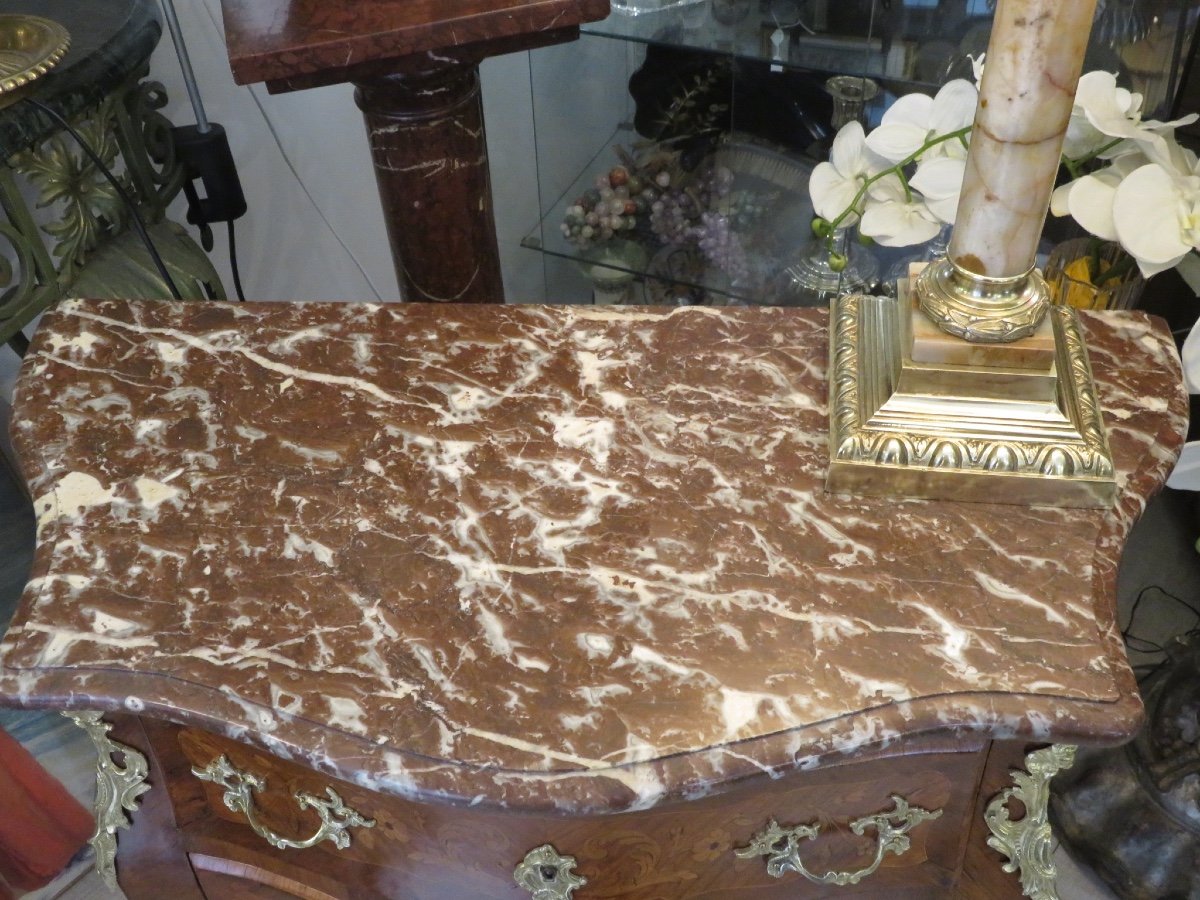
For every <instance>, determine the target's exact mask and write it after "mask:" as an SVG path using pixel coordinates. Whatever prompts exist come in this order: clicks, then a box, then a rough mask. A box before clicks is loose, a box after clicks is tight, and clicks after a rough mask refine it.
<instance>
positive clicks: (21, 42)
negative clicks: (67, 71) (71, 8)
mask: <svg viewBox="0 0 1200 900" xmlns="http://www.w3.org/2000/svg"><path fill="white" fill-rule="evenodd" d="M70 45H71V36H70V35H69V34H68V33H67V29H65V28H64V27H63V26H62V25H59V24H58V23H57V22H54V21H51V20H50V19H44V18H42V17H41V16H30V15H24V14H20V13H5V14H0V108H3V107H5V106H9V105H10V104H12V103H15V102H16V101H17V100H19V99H21V97H22V96H23V95H24V94H25V92H26V89H27V88H28V87H29V85H30V84H32V83H33V82H34V81H36V80H37V79H38V78H41V77H42V76H43V75H45V74H46V73H47V72H49V71H50V70H51V69H52V68H54V67H55V66H56V65H58V63H59V61H60V60H62V58H63V57H64V56H66V54H67V49H68V48H69V47H70Z"/></svg>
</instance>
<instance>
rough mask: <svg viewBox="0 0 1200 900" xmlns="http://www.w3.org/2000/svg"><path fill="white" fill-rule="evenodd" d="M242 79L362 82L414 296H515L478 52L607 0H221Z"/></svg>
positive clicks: (568, 22) (404, 279) (496, 299)
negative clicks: (504, 275)
mask: <svg viewBox="0 0 1200 900" xmlns="http://www.w3.org/2000/svg"><path fill="white" fill-rule="evenodd" d="M221 6H222V10H223V12H224V16H225V41H226V44H227V46H228V49H229V63H230V68H231V69H232V71H233V76H234V80H235V81H237V82H238V83H239V84H251V83H255V82H265V83H266V85H267V88H268V89H269V90H270V91H271V92H272V93H278V92H282V91H294V90H302V89H305V88H311V87H318V86H321V85H328V84H340V83H344V82H352V83H353V84H354V85H355V86H356V87H357V91H356V94H355V97H356V100H357V102H358V105H359V107H360V108H361V109H362V110H363V113H364V114H365V116H366V120H367V129H368V131H369V133H370V139H371V153H372V158H373V162H374V166H375V173H376V178H377V181H378V184H379V193H380V200H381V203H382V205H383V212H384V217H385V219H386V221H387V229H388V238H389V240H390V242H391V247H392V257H393V259H394V260H395V264H396V273H397V275H398V277H399V282H400V289H401V292H402V294H403V299H405V300H411V301H459V302H472V303H502V302H503V301H504V288H503V284H502V281H501V276H500V254H499V248H498V246H497V242H496V232H495V224H494V222H493V219H492V197H491V183H490V175H489V170H488V158H487V143H486V139H485V135H484V128H483V108H482V103H481V99H480V92H479V63H480V62H481V61H482V60H484V59H486V58H487V57H489V56H498V55H501V54H505V53H514V52H517V51H521V50H529V49H533V48H535V47H543V46H548V45H550V44H557V43H563V42H565V41H570V40H574V39H576V38H577V37H578V36H579V26H580V24H581V23H583V22H593V21H597V20H599V19H603V18H604V17H605V16H607V15H608V12H609V6H608V0H462V2H457V3H454V4H448V3H431V2H410V3H397V2H395V0H356V2H354V3H346V4H333V3H329V2H328V0H222V3H221Z"/></svg>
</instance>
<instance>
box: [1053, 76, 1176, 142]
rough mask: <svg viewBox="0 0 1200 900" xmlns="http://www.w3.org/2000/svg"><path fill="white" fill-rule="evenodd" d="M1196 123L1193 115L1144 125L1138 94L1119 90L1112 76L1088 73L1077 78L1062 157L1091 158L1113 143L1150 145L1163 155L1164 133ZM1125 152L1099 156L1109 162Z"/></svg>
mask: <svg viewBox="0 0 1200 900" xmlns="http://www.w3.org/2000/svg"><path fill="white" fill-rule="evenodd" d="M1196 119H1197V115H1196V113H1192V114H1190V115H1187V116H1184V117H1183V118H1180V119H1175V120H1174V121H1171V122H1159V121H1156V120H1148V121H1145V122H1143V121H1142V95H1141V94H1137V93H1134V92H1132V91H1128V90H1126V89H1125V88H1123V87H1118V86H1117V77H1116V76H1115V75H1114V74H1113V73H1112V72H1088V73H1086V74H1085V75H1083V76H1082V77H1080V79H1079V86H1078V87H1077V88H1076V89H1075V106H1074V108H1073V109H1072V110H1071V119H1070V122H1069V123H1068V125H1067V136H1066V139H1065V140H1064V141H1063V155H1064V156H1066V157H1067V158H1068V159H1081V158H1083V157H1086V156H1091V155H1092V154H1094V153H1096V151H1098V150H1100V148H1102V147H1104V146H1105V145H1106V144H1111V143H1112V142H1113V140H1114V139H1117V140H1121V141H1128V140H1134V141H1138V142H1140V143H1145V144H1150V145H1153V146H1154V147H1155V148H1157V149H1158V150H1159V152H1162V150H1163V147H1162V142H1163V141H1164V138H1163V133H1164V132H1169V131H1171V130H1173V129H1175V128H1177V127H1178V126H1180V125H1190V124H1191V123H1192V122H1195V121H1196ZM1124 152H1127V145H1125V144H1123V143H1122V144H1118V145H1116V146H1114V147H1111V148H1110V149H1108V150H1105V151H1103V152H1101V153H1099V156H1100V158H1101V159H1112V158H1114V157H1116V156H1119V155H1121V154H1122V153H1124Z"/></svg>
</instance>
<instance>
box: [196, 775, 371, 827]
mask: <svg viewBox="0 0 1200 900" xmlns="http://www.w3.org/2000/svg"><path fill="white" fill-rule="evenodd" d="M192 774H193V775H195V776H196V777H197V778H199V779H200V780H201V781H211V782H212V783H213V784H217V785H220V786H221V787H223V788H224V789H225V796H224V797H223V798H222V799H224V801H225V805H226V806H227V807H229V808H230V809H231V810H232V811H233V812H235V813H241V814H242V815H244V816H245V817H246V821H247V822H248V823H249V824H250V827H251V828H253V829H254V833H255V834H257V835H258V836H259V837H262V838H264V839H266V841H267V843H268V844H270V845H271V846H272V847H278V848H279V849H280V850H286V849H288V848H292V849H295V850H303V849H305V848H306V847H312V846H313V845H315V844H319V843H321V841H333V844H334V846H335V847H337V848H338V849H339V850H345V849H346V848H347V847H349V846H350V834H349V831H348V829H350V828H354V827H355V826H358V827H361V828H374V827H375V820H374V819H366V818H363V816H362V815H361V814H360V813H358V812H357V811H355V810H353V809H351V808H350V807H348V806H347V805H346V804H345V803H343V802H342V798H341V797H339V796H338V794H337V791H335V790H334V789H333V788H331V787H327V788H325V793H326V794H328V795H329V799H323V798H321V797H314V796H313V795H312V794H306V793H304V792H303V791H300V792H298V793H297V794H296V795H295V796H296V802H297V803H298V804H300V808H301V809H309V808H312V809H314V810H316V813H317V815H318V816H320V817H321V827H320V828H318V829H317V832H316V834H314V835H313V836H312V837H310V838H307V839H305V840H303V841H293V840H291V839H290V838H285V837H280V836H279V835H278V834H276V833H275V832H273V831H272V830H271V829H270V828H268V827H267V826H266V825H264V824H263V823H262V822H260V821H258V815H257V813H256V812H255V811H254V791H261V790H262V789H263V788H265V787H266V786H267V781H266V779H265V778H260V777H259V776H257V775H254V774H252V773H250V772H243V771H241V770H240V769H238V768H236V767H235V766H234V765H233V764H232V763H230V762H229V760H228V759H226V758H225V755H224V754H221V755H220V756H218V757H217V758H216V759H214V760H213V761H212V762H210V763H209V764H208V765H207V766H205V767H204V768H203V769H200V768H196V767H194V766H193V767H192Z"/></svg>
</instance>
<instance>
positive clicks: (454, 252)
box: [354, 60, 504, 303]
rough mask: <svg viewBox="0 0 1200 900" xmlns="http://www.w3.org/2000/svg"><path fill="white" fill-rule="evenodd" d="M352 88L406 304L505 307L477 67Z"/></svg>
mask: <svg viewBox="0 0 1200 900" xmlns="http://www.w3.org/2000/svg"><path fill="white" fill-rule="evenodd" d="M422 63H423V65H422V64H413V65H411V66H410V67H408V68H407V69H406V70H405V71H403V72H399V73H396V74H392V75H387V76H384V77H380V78H374V79H371V80H369V81H361V82H357V83H356V88H357V89H356V90H355V93H354V97H355V102H357V103H358V106H359V108H360V109H361V110H362V111H363V114H364V116H365V117H366V121H367V132H368V135H369V138H370V144H371V155H372V159H373V161H374V164H375V177H376V180H377V181H378V184H379V195H380V199H381V201H382V203H383V212H384V218H385V219H386V221H387V228H388V237H389V238H390V239H391V244H392V256H393V259H394V260H395V263H396V275H397V278H398V279H399V281H400V289H401V291H402V292H403V294H404V299H405V300H410V301H437V302H459V303H503V302H504V284H503V281H502V279H501V275H500V253H499V249H498V247H497V243H496V228H495V222H494V220H493V217H492V187H491V178H490V175H489V171H488V156H487V141H486V138H485V135H484V127H483V104H482V99H481V96H480V90H479V66H478V65H476V64H473V63H470V62H455V61H450V62H446V63H437V62H432V61H431V62H425V61H424V60H422Z"/></svg>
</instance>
